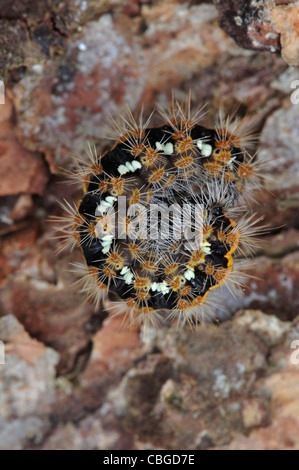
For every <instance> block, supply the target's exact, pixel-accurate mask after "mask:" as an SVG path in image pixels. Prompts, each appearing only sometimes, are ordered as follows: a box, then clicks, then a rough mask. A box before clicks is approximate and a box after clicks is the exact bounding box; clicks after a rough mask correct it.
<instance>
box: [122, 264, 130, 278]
mask: <svg viewBox="0 0 299 470" xmlns="http://www.w3.org/2000/svg"><path fill="white" fill-rule="evenodd" d="M128 271H130V268H128V266H124V267H123V268H122V270H121V272H120V274H121V275H122V276H123V275H124V274H126V273H127V272H128Z"/></svg>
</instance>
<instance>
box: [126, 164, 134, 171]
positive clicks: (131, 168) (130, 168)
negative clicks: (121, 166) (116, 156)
mask: <svg viewBox="0 0 299 470" xmlns="http://www.w3.org/2000/svg"><path fill="white" fill-rule="evenodd" d="M126 167H127V168H128V170H129V171H131V172H132V173H134V171H135V168H134V167H133V165H132V163H131V162H126Z"/></svg>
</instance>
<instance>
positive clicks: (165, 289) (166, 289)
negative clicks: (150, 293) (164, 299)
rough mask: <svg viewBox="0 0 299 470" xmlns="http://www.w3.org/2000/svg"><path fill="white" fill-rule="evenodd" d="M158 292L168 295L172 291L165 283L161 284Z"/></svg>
mask: <svg viewBox="0 0 299 470" xmlns="http://www.w3.org/2000/svg"><path fill="white" fill-rule="evenodd" d="M157 290H158V292H161V294H163V295H165V294H168V292H169V291H170V289H169V287H168V285H167V283H166V282H165V281H163V282H160V284H159V285H158V289H157Z"/></svg>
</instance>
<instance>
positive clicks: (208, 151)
mask: <svg viewBox="0 0 299 470" xmlns="http://www.w3.org/2000/svg"><path fill="white" fill-rule="evenodd" d="M196 145H197V147H198V148H199V150H200V151H201V154H202V156H203V157H209V156H210V155H212V151H213V148H212V145H210V144H205V143H204V142H203V141H202V140H200V139H198V140H197V142H196Z"/></svg>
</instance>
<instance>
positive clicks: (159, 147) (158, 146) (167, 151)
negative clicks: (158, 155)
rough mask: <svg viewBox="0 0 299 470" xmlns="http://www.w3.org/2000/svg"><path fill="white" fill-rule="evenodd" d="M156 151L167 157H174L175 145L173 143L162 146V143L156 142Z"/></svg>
mask: <svg viewBox="0 0 299 470" xmlns="http://www.w3.org/2000/svg"><path fill="white" fill-rule="evenodd" d="M156 149H157V150H158V151H159V150H160V151H162V152H163V153H165V155H172V154H173V145H172V143H171V142H168V144H161V142H156Z"/></svg>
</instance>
